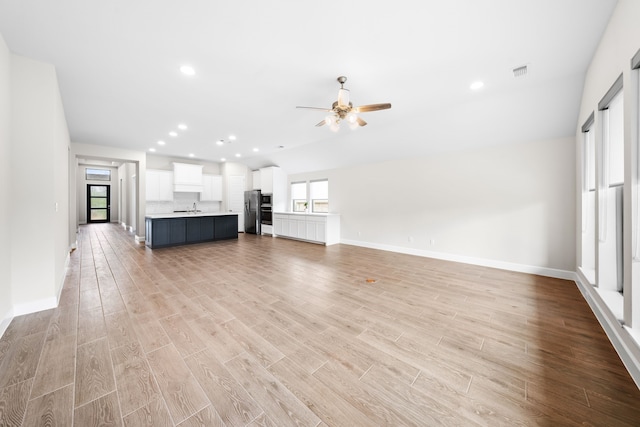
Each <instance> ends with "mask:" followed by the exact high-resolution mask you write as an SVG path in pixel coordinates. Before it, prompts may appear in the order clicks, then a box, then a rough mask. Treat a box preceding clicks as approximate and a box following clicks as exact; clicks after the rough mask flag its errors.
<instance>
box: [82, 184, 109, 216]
mask: <svg viewBox="0 0 640 427" xmlns="http://www.w3.org/2000/svg"><path fill="white" fill-rule="evenodd" d="M110 211H111V200H110V198H109V186H108V185H95V184H87V222H109V221H110V219H111V218H110V217H111V215H110Z"/></svg>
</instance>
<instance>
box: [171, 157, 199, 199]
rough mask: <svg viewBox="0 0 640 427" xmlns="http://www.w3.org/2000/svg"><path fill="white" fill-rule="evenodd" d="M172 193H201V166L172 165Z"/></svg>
mask: <svg viewBox="0 0 640 427" xmlns="http://www.w3.org/2000/svg"><path fill="white" fill-rule="evenodd" d="M173 186H174V191H181V192H195V193H202V190H203V185H202V165H192V164H188V163H174V164H173Z"/></svg>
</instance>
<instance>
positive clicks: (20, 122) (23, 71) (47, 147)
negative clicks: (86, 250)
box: [8, 55, 69, 314]
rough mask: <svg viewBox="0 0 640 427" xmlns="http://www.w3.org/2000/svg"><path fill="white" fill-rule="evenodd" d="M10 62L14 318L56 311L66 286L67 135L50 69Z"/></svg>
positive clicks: (16, 58)
mask: <svg viewBox="0 0 640 427" xmlns="http://www.w3.org/2000/svg"><path fill="white" fill-rule="evenodd" d="M10 62H11V110H10V120H11V131H10V141H11V142H10V144H11V153H10V159H11V167H10V171H11V172H10V173H11V176H10V179H11V184H12V189H11V197H10V198H9V203H8V205H9V211H10V213H9V215H10V219H9V224H10V227H11V239H10V241H11V247H10V250H11V266H10V271H11V286H12V302H13V312H14V314H22V313H29V312H33V311H38V310H42V309H46V308H51V307H55V306H56V305H57V299H58V296H59V292H60V290H61V288H62V285H63V283H64V274H65V263H66V260H67V259H68V258H67V257H68V251H69V241H68V221H67V218H68V209H67V206H68V185H67V183H68V180H67V179H68V163H67V161H68V157H67V150H68V145H69V135H68V131H67V125H66V121H65V118H64V111H63V109H62V102H61V98H60V92H59V89H58V83H57V76H56V72H55V69H54V67H53V66H51V65H49V64H45V63H42V62H38V61H34V60H31V59H28V58H24V57H21V56H17V55H11V61H10ZM34 267H37V268H34Z"/></svg>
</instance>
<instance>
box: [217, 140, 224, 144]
mask: <svg viewBox="0 0 640 427" xmlns="http://www.w3.org/2000/svg"><path fill="white" fill-rule="evenodd" d="M216 145H224V141H223V140H221V139H219V140H217V141H216Z"/></svg>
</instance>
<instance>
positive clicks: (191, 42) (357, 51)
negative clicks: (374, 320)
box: [0, 0, 616, 173]
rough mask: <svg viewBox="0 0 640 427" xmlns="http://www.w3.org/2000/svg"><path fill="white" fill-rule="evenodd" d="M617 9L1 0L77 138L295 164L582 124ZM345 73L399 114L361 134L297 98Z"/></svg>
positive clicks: (379, 0) (581, 2)
mask: <svg viewBox="0 0 640 427" xmlns="http://www.w3.org/2000/svg"><path fill="white" fill-rule="evenodd" d="M615 4H616V0H483V1H481V0H446V1H445V0H441V1H434V0H423V1H417V0H396V1H393V2H391V1H386V0H368V1H364V0H361V1H358V0H343V1H334V0H325V1H322V2H307V1H300V0H279V1H274V0H270V1H269V0H244V1H214V0H182V1H177V0H135V1H132V0H109V1H87V0H56V1H52V0H19V1H18V0H0V34H2V36H3V37H4V39H5V41H6V43H7V45H8V46H9V49H11V50H12V51H13V52H14V53H16V54H19V55H24V56H27V57H29V58H33V59H37V60H41V61H44V62H47V63H51V64H53V65H55V67H56V70H57V73H58V79H59V83H60V90H61V93H62V100H63V103H64V108H65V113H66V117H67V122H68V126H69V131H70V133H71V139H72V141H73V142H84V143H92V144H102V145H113V146H117V147H126V148H130V149H135V150H148V149H149V148H151V147H154V148H156V149H157V152H156V153H155V154H160V155H162V154H166V155H170V156H178V157H187V156H188V154H189V153H194V154H195V157H196V158H197V159H203V160H207V161H219V160H220V158H221V157H226V158H227V160H228V161H239V162H242V163H245V164H247V165H249V166H250V167H251V168H257V167H261V166H267V165H273V164H275V165H279V166H281V167H283V168H284V169H285V170H286V171H287V172H289V173H297V172H304V171H311V170H319V169H330V168H335V167H341V166H346V165H351V164H356V163H364V162H373V161H382V160H386V159H395V158H401V157H409V156H423V155H429V154H430V153H433V152H436V151H440V150H458V149H466V148H471V147H476V146H482V145H491V144H502V143H517V142H525V141H535V140H541V139H549V138H559V137H566V136H570V135H573V134H574V133H575V129H576V122H577V120H578V117H577V115H578V108H579V103H580V97H581V93H582V85H583V81H584V75H585V72H586V68H587V66H588V64H589V61H590V60H591V57H592V56H593V53H594V51H595V49H596V47H597V43H598V41H599V39H600V37H601V35H602V32H603V31H604V28H605V26H606V24H607V21H608V19H609V17H610V16H611V13H612V11H613V8H614V7H615ZM183 64H190V65H192V66H193V67H194V68H195V70H196V75H195V76H193V77H186V76H184V75H183V74H181V73H180V71H179V68H180V66H181V65H183ZM525 64H527V65H528V67H529V73H528V74H527V76H526V77H524V78H514V77H513V73H512V69H513V68H514V67H517V66H521V65H525ZM340 75H345V76H347V77H348V81H347V83H346V84H345V87H346V88H348V89H350V90H351V100H352V101H353V103H354V105H362V104H371V103H382V102H390V103H391V104H392V105H393V107H392V109H391V110H386V111H377V112H371V113H366V114H365V115H363V118H364V119H365V120H366V121H367V122H368V123H369V124H368V125H367V126H366V127H363V128H359V129H357V130H355V131H353V130H350V129H349V128H348V127H344V128H343V129H340V131H338V132H335V133H334V132H332V131H331V130H329V129H328V128H327V127H326V126H323V127H319V128H318V127H315V126H314V125H315V124H316V123H318V122H319V121H320V120H322V119H323V118H324V114H323V113H322V112H320V111H313V110H301V109H296V108H295V107H296V106H297V105H304V106H318V107H330V106H331V103H332V102H333V101H335V100H336V98H337V90H338V88H339V84H338V83H337V82H336V77H338V76H340ZM476 80H482V81H484V83H485V86H484V88H483V89H481V90H480V91H477V92H473V91H471V90H470V89H469V85H470V84H471V83H472V82H474V81H476ZM179 123H185V124H186V125H188V127H189V128H188V130H186V131H179V136H178V137H175V138H173V137H170V136H169V135H168V132H169V131H172V130H177V125H178V124H179ZM230 134H234V135H236V136H237V140H236V141H234V142H232V143H227V144H225V145H224V146H223V147H218V146H216V145H215V141H216V140H219V139H224V140H228V136H229V135H230ZM159 139H162V140H164V141H166V143H167V144H166V145H165V146H164V147H160V146H158V145H157V143H156V142H157V141H158V140H159ZM281 147H284V148H281ZM253 148H259V150H260V151H259V152H258V153H254V152H253V151H252V150H253ZM235 153H241V155H242V157H241V158H240V159H237V158H236V157H235Z"/></svg>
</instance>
